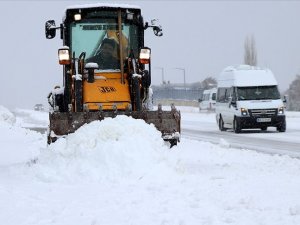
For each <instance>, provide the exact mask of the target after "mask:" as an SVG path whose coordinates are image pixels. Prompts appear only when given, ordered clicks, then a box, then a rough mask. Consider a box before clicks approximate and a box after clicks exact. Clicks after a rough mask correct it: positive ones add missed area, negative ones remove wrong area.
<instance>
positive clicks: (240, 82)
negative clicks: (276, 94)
mask: <svg viewBox="0 0 300 225" xmlns="http://www.w3.org/2000/svg"><path fill="white" fill-rule="evenodd" d="M267 85H277V81H276V79H275V77H274V75H273V73H272V71H271V70H270V69H267V68H260V67H255V66H249V65H239V66H228V67H226V68H225V69H224V70H223V71H222V72H221V74H220V76H219V78H218V86H219V87H230V86H237V87H249V86H267Z"/></svg>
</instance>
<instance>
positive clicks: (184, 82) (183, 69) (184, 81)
mask: <svg viewBox="0 0 300 225" xmlns="http://www.w3.org/2000/svg"><path fill="white" fill-rule="evenodd" d="M174 69H176V70H182V71H183V85H184V89H186V80H185V68H174Z"/></svg>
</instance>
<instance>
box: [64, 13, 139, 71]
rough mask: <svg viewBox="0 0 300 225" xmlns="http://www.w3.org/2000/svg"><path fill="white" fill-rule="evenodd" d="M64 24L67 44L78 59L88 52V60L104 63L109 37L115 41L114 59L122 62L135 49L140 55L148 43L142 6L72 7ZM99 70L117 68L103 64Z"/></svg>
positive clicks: (113, 48) (112, 54)
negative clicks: (140, 51) (101, 60)
mask: <svg viewBox="0 0 300 225" xmlns="http://www.w3.org/2000/svg"><path fill="white" fill-rule="evenodd" d="M119 20H121V23H120V24H119V23H118V21H119ZM119 25H120V27H119ZM64 26H65V31H64V37H63V38H64V45H66V46H69V47H70V52H71V53H72V54H74V56H73V57H74V58H78V57H79V56H80V54H81V53H82V52H85V54H86V56H85V57H86V62H94V63H98V64H100V63H101V62H100V61H99V59H101V57H102V56H101V54H102V53H103V46H105V45H106V44H105V43H107V42H105V41H106V40H109V41H110V43H114V44H113V45H110V46H113V47H112V49H111V51H112V52H111V61H119V64H121V63H123V62H121V61H120V59H121V58H122V60H123V61H124V59H125V58H126V57H128V56H129V53H130V52H131V51H132V53H133V54H134V55H135V56H138V53H139V49H140V48H142V47H143V46H144V41H143V40H144V29H143V18H142V17H141V11H140V9H138V8H132V9H121V10H119V9H118V8H101V10H99V9H98V8H84V9H72V8H70V9H67V11H66V18H65V21H64ZM120 42H122V43H120ZM120 48H121V49H120ZM121 54H122V56H121ZM97 59H98V61H97ZM115 67H116V66H115ZM118 68H120V65H119V66H118ZM99 69H116V68H105V67H104V68H103V67H102V66H99Z"/></svg>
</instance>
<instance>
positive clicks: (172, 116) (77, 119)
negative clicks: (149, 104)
mask: <svg viewBox="0 0 300 225" xmlns="http://www.w3.org/2000/svg"><path fill="white" fill-rule="evenodd" d="M118 115H126V116H130V117H132V118H134V119H142V120H144V121H145V122H146V123H148V124H151V123H152V124H154V126H155V127H156V129H157V130H159V131H160V132H161V134H162V138H163V139H164V140H165V141H169V142H170V145H171V147H172V146H174V145H177V142H179V141H180V120H181V115H180V111H178V110H177V109H176V108H175V107H174V106H172V107H171V111H163V110H162V109H161V107H158V110H156V111H131V112H126V111H96V112H91V111H90V112H50V113H49V120H50V125H49V133H48V144H51V143H52V142H54V141H56V140H57V139H58V138H60V137H63V136H65V135H68V134H70V133H74V132H75V131H76V130H77V129H78V128H79V127H81V126H82V125H84V124H87V123H90V122H93V121H97V120H99V121H101V120H103V119H105V118H109V117H111V118H114V117H116V116H118Z"/></svg>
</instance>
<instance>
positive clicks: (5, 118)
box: [0, 105, 16, 125]
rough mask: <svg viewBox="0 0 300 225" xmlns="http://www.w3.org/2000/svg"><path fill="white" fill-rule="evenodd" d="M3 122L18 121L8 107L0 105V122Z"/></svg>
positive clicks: (11, 123)
mask: <svg viewBox="0 0 300 225" xmlns="http://www.w3.org/2000/svg"><path fill="white" fill-rule="evenodd" d="M3 122H4V123H6V124H10V125H13V124H14V123H15V122H16V117H15V116H14V115H13V114H12V113H11V112H10V111H9V110H8V109H7V108H5V107H3V106H2V105H0V124H2V123H3Z"/></svg>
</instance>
